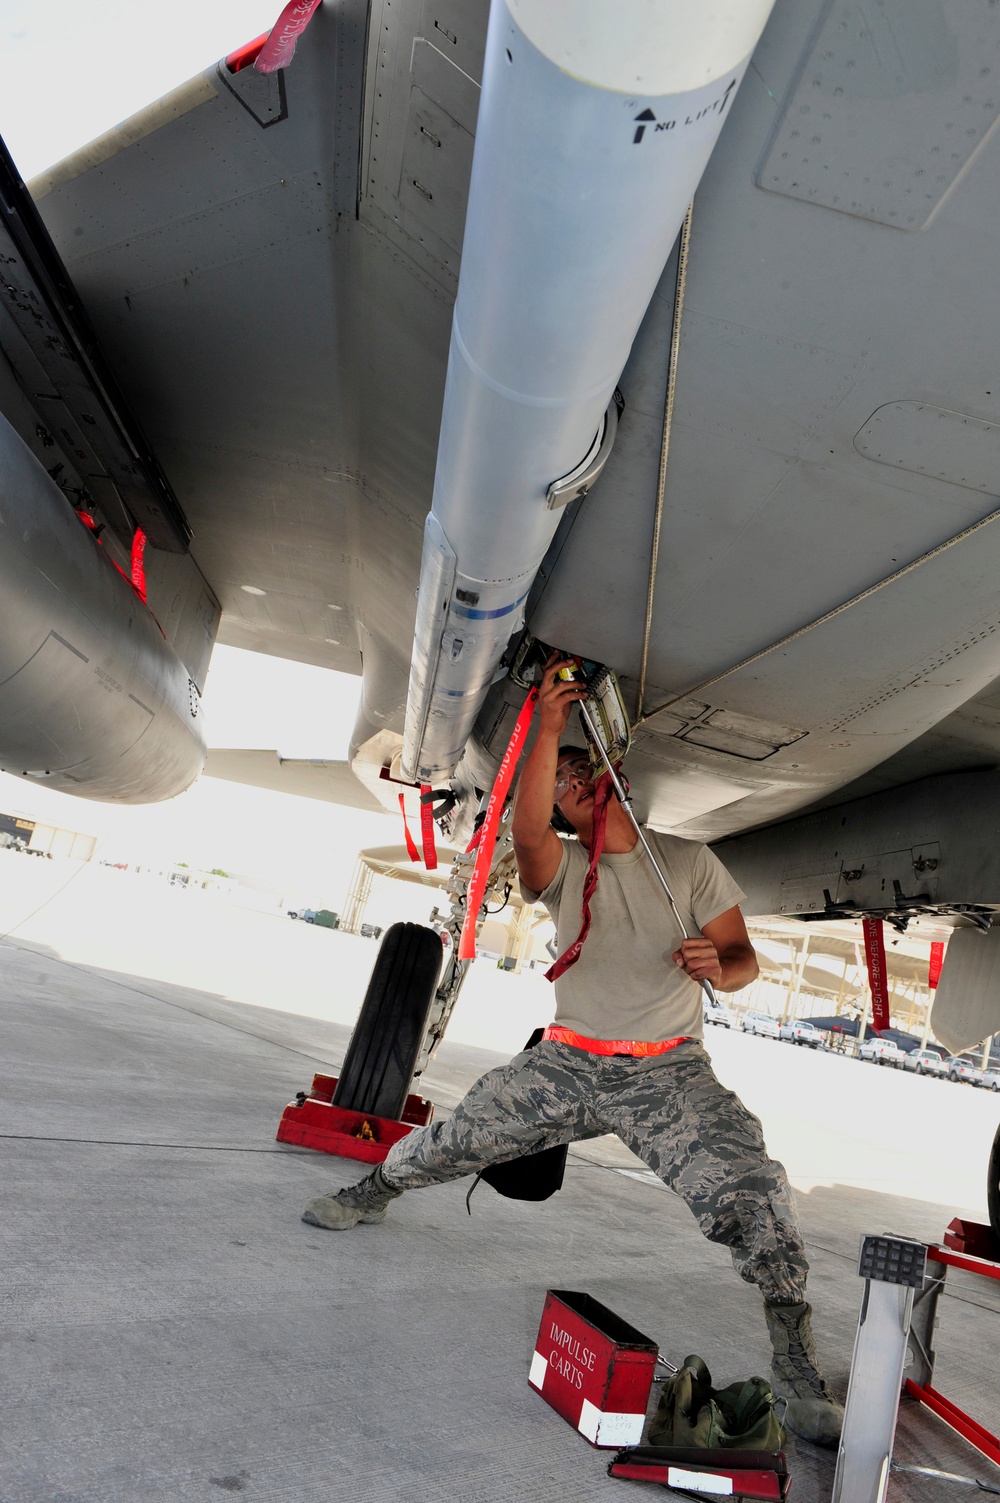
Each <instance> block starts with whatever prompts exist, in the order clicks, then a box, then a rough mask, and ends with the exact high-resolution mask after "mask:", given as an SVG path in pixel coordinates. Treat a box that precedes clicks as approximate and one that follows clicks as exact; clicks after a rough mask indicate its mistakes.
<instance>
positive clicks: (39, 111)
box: [0, 0, 282, 178]
mask: <svg viewBox="0 0 1000 1503" xmlns="http://www.w3.org/2000/svg"><path fill="white" fill-rule="evenodd" d="M281 9H282V3H281V0H160V3H152V0H44V3H43V0H0V63H2V66H3V88H2V90H0V134H2V135H3V138H4V140H5V141H6V143H7V148H8V150H9V151H10V153H11V155H12V156H13V158H14V160H15V162H16V163H17V165H18V167H19V168H20V170H21V175H22V176H23V177H25V178H30V177H33V176H34V175H35V173H37V172H40V171H41V170H42V169H43V168H44V167H51V166H52V164H53V163H54V162H59V161H61V160H62V159H63V157H66V156H68V155H69V154H70V152H72V151H75V150H76V149H77V147H79V146H83V145H85V144H86V142H88V141H92V140H93V139H94V137H95V136H99V135H102V134H103V132H104V131H106V130H110V128H111V127H112V126H113V125H117V124H118V123H119V122H120V121H122V120H127V119H128V118H129V116H130V115H134V114H135V113H136V111H137V110H141V109H143V108H144V107H145V106H146V105H148V104H152V103H153V102H154V101H155V100H157V99H159V98H161V97H162V96H163V95H164V94H166V93H168V92H169V91H170V90H171V89H174V88H176V87H177V85H178V84H182V83H185V82H186V81H187V80H188V79H189V78H193V77H194V76H195V75H196V74H198V73H201V72H202V71H203V70H204V69H205V68H207V67H210V66H211V65H212V64H213V63H216V62H218V60H219V58H220V57H225V56H227V55H228V54H229V53H230V52H234V51H235V50H236V48H237V47H241V46H242V45H243V44H244V43H245V42H249V41H251V40H252V39H253V38H254V37H256V36H259V35H260V34H261V32H263V31H267V30H268V28H269V27H270V26H271V25H272V24H273V22H274V21H275V20H276V19H277V17H278V15H279V13H280V12H281Z"/></svg>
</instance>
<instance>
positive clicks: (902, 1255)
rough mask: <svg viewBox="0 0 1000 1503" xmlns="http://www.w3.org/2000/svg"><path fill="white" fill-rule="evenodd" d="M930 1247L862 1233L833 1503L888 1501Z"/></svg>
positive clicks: (897, 1238)
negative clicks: (860, 1287) (860, 1286)
mask: <svg viewBox="0 0 1000 1503" xmlns="http://www.w3.org/2000/svg"><path fill="white" fill-rule="evenodd" d="M926 1264H927V1248H926V1247H925V1246H924V1244H923V1243H922V1242H908V1241H905V1240H904V1239H902V1238H899V1237H878V1236H866V1237H862V1239H861V1255H860V1258H859V1261H858V1274H859V1276H860V1277H861V1278H863V1279H864V1281H865V1292H864V1295H863V1296H862V1300H861V1316H860V1319H859V1321H858V1334H857V1336H856V1337H855V1341H854V1356H853V1358H852V1360H851V1377H850V1382H849V1383H848V1388H847V1404H846V1406H845V1411H844V1427H843V1432H842V1434H841V1438H840V1450H839V1452H838V1455H837V1471H836V1475H835V1477H834V1481H833V1499H832V1503H884V1499H885V1495H886V1489H887V1488H888V1486H889V1467H890V1463H891V1461H892V1445H893V1440H894V1438H895V1434H896V1417H897V1415H898V1413H899V1396H900V1390H901V1388H902V1382H903V1368H904V1367H905V1366H906V1358H907V1347H908V1345H909V1337H910V1322H911V1317H912V1314H913V1303H914V1292H915V1291H916V1290H920V1291H921V1295H923V1294H925V1292H926V1290H925V1285H926V1279H925V1272H926Z"/></svg>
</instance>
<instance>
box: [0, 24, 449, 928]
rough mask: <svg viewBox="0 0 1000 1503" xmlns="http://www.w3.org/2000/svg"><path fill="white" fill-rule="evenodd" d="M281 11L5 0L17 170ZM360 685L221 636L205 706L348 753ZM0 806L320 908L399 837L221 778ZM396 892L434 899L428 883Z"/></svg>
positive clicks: (220, 717) (387, 823) (256, 735)
mask: <svg viewBox="0 0 1000 1503" xmlns="http://www.w3.org/2000/svg"><path fill="white" fill-rule="evenodd" d="M281 9H282V3H281V0H169V3H159V4H151V3H149V0H146V3H141V0H45V3H44V4H43V3H41V0H0V67H2V76H3V87H2V89H0V134H2V135H3V138H4V140H5V142H6V144H7V147H8V149H9V151H10V152H11V155H12V156H13V158H14V160H15V162H16V163H17V165H18V168H19V169H20V172H21V175H22V176H23V177H25V178H29V179H30V178H31V177H33V176H34V175H35V174H36V173H38V172H40V171H42V170H43V169H44V168H46V167H49V166H51V165H52V164H53V163H54V162H58V161H60V160H62V158H63V157H65V156H67V155H68V154H69V153H70V152H72V151H75V150H76V149H77V148H78V147H79V146H82V145H84V144H85V143H86V142H88V141H91V140H93V139H94V137H95V136H99V135H101V134H102V133H103V132H104V131H106V130H109V129H110V128H111V127H112V126H113V125H116V124H117V123H118V122H120V121H121V120H125V119H127V118H128V117H129V116H130V115H132V114H134V113H135V112H136V111H137V110H140V109H142V108H144V107H145V106H146V105H148V104H150V103H151V102H153V101H154V100H156V99H158V98H160V97H161V96H162V95H163V94H165V93H167V92H169V90H171V89H173V88H176V87H177V85H178V84H181V83H184V82H185V81H186V80H187V79H189V78H192V77H194V76H195V75H196V74H198V73H200V72H202V71H203V70H204V69H205V68H207V67H210V66H211V65H212V64H214V63H215V62H217V61H218V60H219V58H221V57H224V56H226V55H227V54H228V53H229V52H232V51H234V50H235V49H236V48H237V47H240V46H242V45H243V44H244V43H245V42H248V41H251V40H252V39H253V38H254V37H256V36H259V35H260V33H261V32H263V31H266V30H267V29H268V28H269V27H270V26H271V25H272V24H273V22H274V21H275V20H276V19H277V16H278V15H279V13H280V11H281ZM360 685H361V681H360V679H357V678H352V677H350V676H349V675H346V674H340V673H333V672H330V671H329V670H327V669H323V668H313V667H311V666H308V665H305V664H298V663H286V662H283V661H282V660H281V659H277V658H272V657H265V656H263V655H261V654H257V653H248V652H241V651H239V650H237V649H236V648H228V647H217V648H216V649H215V653H214V655H213V658H212V666H211V669H210V671H209V675H208V679H207V682H206V685H205V695H204V701H203V709H204V714H205V722H206V725H207V731H208V740H209V745H210V746H214V747H259V748H267V749H271V748H274V749H275V750H277V751H280V752H281V753H282V755H283V756H290V757H316V758H343V757H344V756H346V754H347V745H348V740H349V737H350V733H351V729H352V727H353V724H354V719H355V715H356V711H357V703H358V696H359V693H360ZM275 725H278V726H279V727H280V731H279V733H278V734H277V735H276V734H275V731H274V727H275ZM276 741H277V746H275V742H276ZM0 811H2V812H5V813H17V814H24V815H26V816H28V817H30V818H35V819H43V820H45V821H48V822H54V823H58V824H59V825H61V826H63V827H65V828H68V829H73V830H79V831H81V832H84V833H86V834H94V835H97V836H98V838H99V840H100V841H101V850H100V855H101V856H102V857H104V858H105V859H116V860H117V859H125V860H136V859H140V858H141V859H145V860H147V861H148V862H151V863H152V862H175V861H186V862H187V863H188V864H189V865H190V866H202V867H207V868H211V867H213V866H220V867H223V868H224V869H226V870H233V871H239V872H244V873H247V874H250V875H255V876H259V877H265V878H270V879H273V880H274V881H276V882H278V883H279V884H283V885H285V886H287V888H288V891H289V893H290V895H292V896H293V897H294V898H295V901H301V902H305V903H308V904H309V906H312V907H319V906H332V907H335V908H336V907H339V906H340V905H341V902H342V898H343V894H344V892H345V891H346V888H347V884H348V882H349V879H350V874H351V872H352V870H353V867H354V861H355V857H356V853H357V851H358V850H359V849H360V848H361V847H362V846H373V845H390V844H398V843H399V842H400V841H401V839H402V831H401V829H400V828H399V822H398V821H397V820H396V819H394V818H391V817H389V816H384V815H376V814H365V813H364V812H362V811H360V810H351V809H340V808H338V807H337V806H335V805H330V804H323V803H319V802H317V801H315V800H311V799H301V798H291V797H289V796H286V795H282V794H275V793H270V792H268V791H266V790H263V789H245V788H241V787H239V786H238V785H236V784H232V783H223V782H220V781H218V780H216V779H212V778H202V779H201V780H200V781H199V782H198V783H196V784H195V786H194V787H193V788H192V789H190V790H189V791H188V792H187V793H185V794H182V795H181V796H180V797H179V798H176V799H171V800H170V801H169V802H168V803H166V804H157V805H151V806H148V807H145V808H116V807H113V806H109V805H103V804H98V803H94V802H92V801H90V800H85V799H78V798H73V797H71V796H69V795H66V794H57V793H53V792H51V791H50V790H47V789H36V788H35V787H34V786H33V785H32V784H29V783H26V782H25V781H24V780H23V779H21V778H14V777H10V776H6V775H2V774H0ZM394 887H395V890H396V891H397V892H405V894H406V895H407V899H409V897H410V895H412V897H413V899H414V900H415V901H418V902H419V903H420V904H421V905H422V906H423V907H425V908H426V907H427V906H429V905H428V904H427V902H426V899H427V897H428V896H429V895H427V894H421V893H420V891H419V889H413V888H406V889H402V888H401V887H400V884H398V883H397V884H394ZM404 906H409V903H408V901H407V903H406V904H404ZM404 916H406V917H410V914H409V913H407V914H406V915H404Z"/></svg>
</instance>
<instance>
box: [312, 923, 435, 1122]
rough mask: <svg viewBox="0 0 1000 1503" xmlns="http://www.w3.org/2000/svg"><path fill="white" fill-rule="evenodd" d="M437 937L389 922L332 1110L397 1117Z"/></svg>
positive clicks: (423, 1023) (419, 1032)
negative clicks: (338, 1108)
mask: <svg viewBox="0 0 1000 1503" xmlns="http://www.w3.org/2000/svg"><path fill="white" fill-rule="evenodd" d="M441 960H442V947H441V939H440V937H439V935H438V934H437V932H436V931H435V930H434V929H427V928H425V927H424V925H423V924H393V925H392V927H391V928H390V929H388V930H387V931H386V934H385V937H384V938H383V940H382V943H381V945H380V946H379V952H378V956H377V958H376V960H375V966H374V969H373V970H372V974H371V980H370V981H369V983H368V990H367V992H366V993H365V1000H364V1001H363V1002H362V1004H361V1011H360V1013H359V1014H358V1021H357V1022H356V1023H355V1025H354V1032H353V1033H352V1034H351V1041H350V1043H349V1044H348V1046H347V1053H346V1055H345V1056H344V1063H343V1066H342V1067H341V1071H340V1078H339V1080H338V1081H337V1089H336V1091H335V1092H334V1097H333V1104H334V1106H342V1107H345V1108H347V1110H349V1111H355V1112H369V1113H371V1115H372V1116H373V1117H389V1118H396V1117H399V1115H400V1113H401V1112H402V1110H403V1106H404V1103H405V1101H406V1097H407V1093H408V1092H409V1089H410V1082H411V1081H412V1079H413V1068H414V1065H415V1064H416V1062H417V1056H418V1055H419V1053H420V1046H421V1044H422V1043H423V1038H424V1033H425V1031H426V1028H427V1017H428V1014H429V1012H430V1009H431V1003H432V1002H433V1000H434V993H435V991H436V989H437V984H438V976H439V975H440V971H441Z"/></svg>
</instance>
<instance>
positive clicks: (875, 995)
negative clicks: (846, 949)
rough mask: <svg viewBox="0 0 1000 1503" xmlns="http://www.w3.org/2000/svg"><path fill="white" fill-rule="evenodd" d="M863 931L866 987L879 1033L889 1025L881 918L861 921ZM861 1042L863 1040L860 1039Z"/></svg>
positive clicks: (874, 1022) (887, 983)
mask: <svg viewBox="0 0 1000 1503" xmlns="http://www.w3.org/2000/svg"><path fill="white" fill-rule="evenodd" d="M861 924H862V928H863V929H864V931H865V960H866V961H867V963H868V989H869V991H870V992H871V994H872V1027H873V1028H874V1029H875V1032H876V1033H881V1032H882V1031H883V1029H885V1028H888V1026H889V981H888V977H887V975H886V969H885V939H884V937H883V934H882V920H881V919H877V918H866V919H862V921H861ZM862 1042H863V1040H862Z"/></svg>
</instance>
